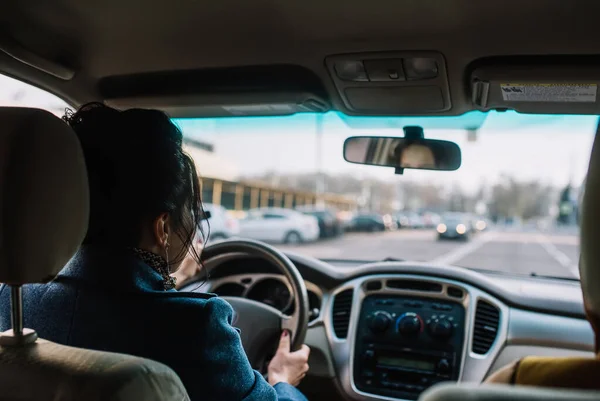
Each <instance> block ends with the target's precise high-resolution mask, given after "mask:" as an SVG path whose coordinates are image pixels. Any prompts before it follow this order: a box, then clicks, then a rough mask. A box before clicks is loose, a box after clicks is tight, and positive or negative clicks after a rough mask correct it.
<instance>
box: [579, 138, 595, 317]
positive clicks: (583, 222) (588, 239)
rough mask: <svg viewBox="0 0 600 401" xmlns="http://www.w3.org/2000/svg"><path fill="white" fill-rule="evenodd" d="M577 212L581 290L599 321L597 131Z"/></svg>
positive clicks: (590, 309) (590, 310) (589, 307)
mask: <svg viewBox="0 0 600 401" xmlns="http://www.w3.org/2000/svg"><path fill="white" fill-rule="evenodd" d="M580 210H581V215H580V226H581V256H580V259H579V273H580V276H581V288H582V290H583V295H584V299H585V303H586V309H587V310H588V312H593V313H594V314H595V315H596V316H597V318H600V246H599V240H600V136H599V135H598V130H596V138H595V139H594V146H593V148H592V155H591V157H590V165H589V168H588V173H587V177H586V180H585V188H584V194H583V197H582V201H581V205H580Z"/></svg>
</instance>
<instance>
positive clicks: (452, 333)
mask: <svg viewBox="0 0 600 401" xmlns="http://www.w3.org/2000/svg"><path fill="white" fill-rule="evenodd" d="M464 332H465V309H464V307H463V305H462V304H460V303H458V302H451V301H447V300H438V299H435V298H419V297H411V296H397V295H383V294H381V295H370V296H367V297H366V298H364V300H363V303H362V307H361V313H360V317H359V322H358V327H357V332H356V343H355V350H354V372H353V375H354V384H355V386H356V388H357V389H358V390H360V391H362V392H365V393H370V394H377V395H382V396H388V397H395V398H401V399H409V400H416V399H417V398H418V396H419V394H420V393H421V392H423V391H424V390H425V389H426V388H428V387H430V386H432V385H433V384H435V383H438V382H441V381H456V380H458V376H459V371H460V366H461V357H462V351H463V343H464Z"/></svg>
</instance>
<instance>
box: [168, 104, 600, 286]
mask: <svg viewBox="0 0 600 401" xmlns="http://www.w3.org/2000/svg"><path fill="white" fill-rule="evenodd" d="M465 116H466V117H464V118H465V119H467V120H477V121H478V125H480V127H479V129H477V130H472V129H471V130H466V129H464V128H465V127H461V126H460V124H457V121H460V118H457V117H449V118H444V117H432V118H383V117H377V118H373V117H365V118H360V117H347V116H343V115H342V114H339V113H335V112H330V113H327V114H324V115H316V114H298V115H293V116H282V117H249V118H218V119H180V120H176V122H177V123H178V124H179V126H180V127H181V128H182V129H183V131H184V133H185V135H186V137H187V139H188V142H187V147H188V151H189V152H190V153H191V154H192V156H193V157H194V159H195V160H196V163H197V167H198V170H199V173H200V174H201V175H202V177H203V178H202V180H203V201H204V202H207V203H213V204H220V205H222V206H224V207H225V208H226V209H227V210H228V214H229V215H230V216H231V217H232V218H235V219H236V220H237V222H238V223H239V224H236V225H235V227H236V229H235V230H233V231H232V232H230V233H228V235H230V236H244V237H250V238H255V239H259V240H264V241H269V242H272V243H276V244H278V246H280V247H281V248H282V249H284V250H293V251H296V252H300V253H304V254H307V255H310V256H313V257H317V258H321V259H349V260H360V261H375V260H383V259H386V258H393V259H402V260H411V261H419V262H432V263H442V264H453V265H458V266H464V267H469V268H476V269H487V270H494V271H499V272H507V273H511V274H525V275H531V274H535V275H539V276H555V277H564V278H577V277H578V272H577V262H578V254H579V238H578V226H577V216H578V199H579V195H578V194H579V191H580V188H581V185H582V183H583V181H584V179H585V173H586V170H587V163H588V160H589V156H590V152H591V146H592V141H593V138H594V133H595V130H596V125H597V122H598V118H597V117H596V116H546V115H520V114H517V113H514V112H504V113H497V112H490V113H487V114H483V113H478V112H475V113H469V115H465ZM405 125H420V126H423V127H424V128H425V137H426V138H430V139H445V140H450V141H453V142H455V143H457V144H458V145H459V146H460V148H461V151H462V166H461V167H460V169H458V170H457V171H453V172H439V171H423V170H405V172H404V174H403V175H396V174H394V170H393V169H392V168H384V167H376V166H362V165H356V164H350V163H347V162H346V161H344V159H343V155H342V148H343V143H344V140H345V139H346V138H348V137H350V136H355V135H356V136H357V135H361V136H362V135H383V136H403V134H402V127H403V126H405ZM466 128H469V127H466ZM269 207H283V208H299V209H303V211H307V208H308V210H310V213H309V214H310V215H305V217H306V219H307V220H306V221H304V220H303V221H299V220H298V219H291V218H289V217H287V216H283V215H282V214H281V213H279V214H277V215H272V216H264V215H262V216H258V217H256V218H255V219H245V216H246V215H247V213H248V211H251V210H252V209H257V208H269ZM325 210H329V211H332V213H333V214H332V215H333V216H335V219H327V218H326V216H327V215H328V214H327V213H325ZM268 217H270V218H268ZM373 217H376V218H373ZM310 219H313V220H315V221H316V223H317V229H316V231H315V229H314V228H313V227H312V226H311V224H310V223H307V221H310ZM297 220H298V221H297ZM211 224H212V226H211V231H212V232H216V231H218V232H221V231H222V229H221V228H220V227H216V226H215V225H217V224H218V223H217V222H214V223H213V222H211ZM442 224H443V225H445V226H444V227H440V225H442ZM452 225H456V226H458V228H457V229H455V228H453V227H451V226H452ZM446 226H448V227H446ZM465 227H466V228H465ZM455 230H459V231H461V233H460V234H459V233H457V232H455ZM441 231H444V232H443V233H441ZM453 236H457V237H461V239H463V241H452V239H453V238H452V237H453ZM446 237H448V238H446ZM462 237H464V238H462Z"/></svg>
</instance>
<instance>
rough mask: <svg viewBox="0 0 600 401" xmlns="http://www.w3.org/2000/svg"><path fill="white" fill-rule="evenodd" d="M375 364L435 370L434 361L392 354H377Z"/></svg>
mask: <svg viewBox="0 0 600 401" xmlns="http://www.w3.org/2000/svg"><path fill="white" fill-rule="evenodd" d="M377 364H378V365H387V366H393V367H396V368H407V369H418V370H428V371H433V370H435V363H433V362H431V361H424V360H422V359H421V360H419V359H410V358H402V357H392V356H378V357H377Z"/></svg>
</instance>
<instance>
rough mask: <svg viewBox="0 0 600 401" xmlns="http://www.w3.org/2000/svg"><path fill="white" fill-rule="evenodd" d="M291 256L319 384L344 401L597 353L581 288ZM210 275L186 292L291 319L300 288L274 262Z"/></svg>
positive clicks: (231, 264) (222, 260) (404, 394)
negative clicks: (304, 294) (253, 305)
mask: <svg viewBox="0 0 600 401" xmlns="http://www.w3.org/2000/svg"><path fill="white" fill-rule="evenodd" d="M286 255H287V256H288V257H289V258H290V260H291V261H292V262H293V263H294V264H295V265H296V267H297V268H298V270H299V272H300V273H301V275H302V277H303V278H304V279H305V283H306V287H307V291H308V294H309V303H310V310H311V312H310V313H311V315H310V323H309V328H308V331H307V336H306V340H305V342H306V344H307V345H308V346H310V347H311V358H310V360H309V365H310V367H311V368H310V372H309V376H315V377H320V378H328V379H331V380H332V381H333V382H334V383H335V387H336V391H337V392H338V393H339V394H340V395H341V396H342V397H343V398H344V399H351V400H361V401H362V400H364V401H367V400H416V399H417V398H418V396H419V394H420V393H421V392H422V391H424V390H425V389H427V388H428V387H429V386H431V385H433V384H435V383H437V382H440V381H458V382H472V383H481V382H482V381H483V380H485V378H486V377H487V376H488V375H490V374H491V373H493V372H494V371H496V370H497V369H499V368H501V367H502V366H504V365H506V364H507V363H510V362H512V361H514V360H515V359H518V358H521V357H523V356H527V355H540V356H565V355H571V356H593V349H594V335H593V332H592V329H591V327H590V325H589V323H588V322H587V321H586V320H585V313H584V310H583V300H582V296H581V289H580V287H579V283H578V282H571V281H563V280H554V279H541V278H533V277H514V276H508V275H502V274H498V273H493V272H489V273H485V272H477V271H472V270H468V269H463V268H457V267H452V266H438V265H428V264H424V263H410V262H378V263H370V264H364V263H359V262H356V263H353V262H351V261H343V262H336V261H322V260H318V259H314V258H311V257H307V256H304V255H301V254H295V253H286ZM206 268H207V269H208V271H209V272H210V278H209V280H207V281H206V282H205V283H204V284H203V285H202V286H200V287H197V286H196V287H195V288H194V287H189V288H188V289H183V290H184V291H185V290H190V291H192V290H193V291H201V292H214V293H217V294H218V295H221V296H240V297H245V298H249V299H253V300H256V301H259V302H263V303H265V304H268V305H270V306H273V307H275V308H277V309H279V310H281V311H282V312H284V313H286V312H289V311H290V310H291V307H292V306H293V302H294V300H293V299H292V295H291V288H290V286H289V284H288V283H287V281H286V280H285V278H284V276H282V275H281V274H279V273H278V271H277V269H276V268H275V267H274V266H272V265H271V264H270V263H269V262H266V261H264V260H261V259H257V258H254V257H250V256H248V255H245V254H239V253H232V254H228V255H223V257H219V258H218V259H217V258H215V260H211V261H208V262H207V264H206ZM556 294H561V296H560V297H557V296H556Z"/></svg>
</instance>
